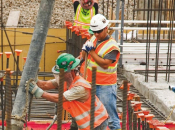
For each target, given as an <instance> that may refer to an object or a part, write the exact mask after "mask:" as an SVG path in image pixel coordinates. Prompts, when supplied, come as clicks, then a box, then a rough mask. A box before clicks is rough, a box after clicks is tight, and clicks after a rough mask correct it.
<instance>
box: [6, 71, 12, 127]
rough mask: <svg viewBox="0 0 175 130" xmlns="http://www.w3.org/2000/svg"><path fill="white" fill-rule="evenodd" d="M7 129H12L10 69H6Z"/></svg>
mask: <svg viewBox="0 0 175 130" xmlns="http://www.w3.org/2000/svg"><path fill="white" fill-rule="evenodd" d="M5 82H6V91H5V93H6V115H7V118H6V129H7V130H11V111H12V90H11V78H10V69H6V81H5Z"/></svg>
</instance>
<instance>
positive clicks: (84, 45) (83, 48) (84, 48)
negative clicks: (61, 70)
mask: <svg viewBox="0 0 175 130" xmlns="http://www.w3.org/2000/svg"><path fill="white" fill-rule="evenodd" d="M82 50H83V51H86V43H85V44H83V47H82ZM86 52H87V51H86Z"/></svg>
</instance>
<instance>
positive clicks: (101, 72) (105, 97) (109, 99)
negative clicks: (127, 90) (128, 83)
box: [82, 14, 121, 130]
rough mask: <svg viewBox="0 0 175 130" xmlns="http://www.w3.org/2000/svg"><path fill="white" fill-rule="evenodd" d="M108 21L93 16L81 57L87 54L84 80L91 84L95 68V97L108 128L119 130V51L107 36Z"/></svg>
mask: <svg viewBox="0 0 175 130" xmlns="http://www.w3.org/2000/svg"><path fill="white" fill-rule="evenodd" d="M108 23H109V21H108V20H107V19H106V18H105V17H104V16H103V15H101V14H97V15H95V16H94V17H93V18H92V19H91V22H90V29H91V30H92V31H93V33H94V36H93V37H92V38H91V39H90V41H89V42H86V45H84V46H83V48H82V50H83V52H82V56H83V57H84V54H85V52H87V53H88V61H87V76H86V80H87V81H88V82H89V83H91V82H92V76H91V75H92V66H93V65H95V66H97V73H96V95H97V97H98V98H99V99H100V101H101V102H102V103H103V104H104V106H105V107H106V110H107V112H108V114H109V119H108V126H109V128H110V129H111V130H120V129H121V127H120V121H119V117H118V113H117V110H116V109H117V108H116V101H117V95H116V94H117V62H118V60H119V57H120V49H119V47H118V46H117V43H116V41H115V40H114V39H113V38H112V37H110V36H109V35H108V33H107V32H108Z"/></svg>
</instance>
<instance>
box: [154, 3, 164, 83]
mask: <svg viewBox="0 0 175 130" xmlns="http://www.w3.org/2000/svg"><path fill="white" fill-rule="evenodd" d="M162 2H163V0H160V1H159V9H160V11H159V12H158V27H157V44H156V61H155V81H156V82H157V78H158V77H157V75H158V65H159V50H160V31H161V19H162Z"/></svg>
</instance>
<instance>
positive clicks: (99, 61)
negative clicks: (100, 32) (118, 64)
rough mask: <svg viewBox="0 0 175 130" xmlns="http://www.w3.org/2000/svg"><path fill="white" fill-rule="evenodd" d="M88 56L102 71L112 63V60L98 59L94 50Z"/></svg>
mask: <svg viewBox="0 0 175 130" xmlns="http://www.w3.org/2000/svg"><path fill="white" fill-rule="evenodd" d="M89 54H90V55H91V56H92V58H93V59H94V60H95V62H96V63H97V64H98V65H99V66H100V67H102V68H103V69H107V68H108V67H109V65H110V64H111V63H112V60H109V59H103V58H101V57H99V56H98V55H97V54H96V53H95V51H94V50H91V51H90V52H89Z"/></svg>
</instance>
